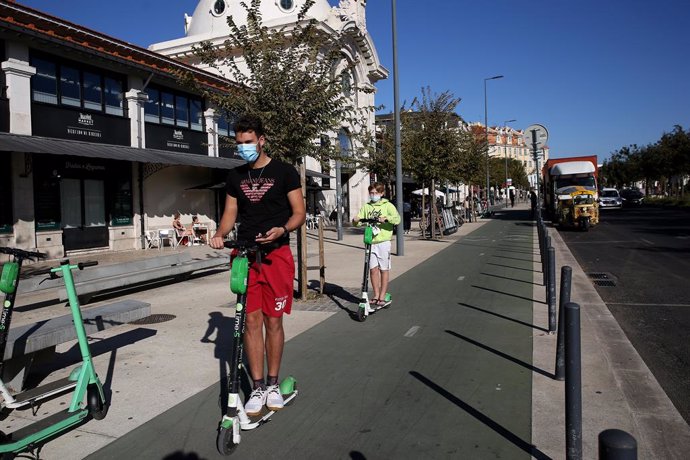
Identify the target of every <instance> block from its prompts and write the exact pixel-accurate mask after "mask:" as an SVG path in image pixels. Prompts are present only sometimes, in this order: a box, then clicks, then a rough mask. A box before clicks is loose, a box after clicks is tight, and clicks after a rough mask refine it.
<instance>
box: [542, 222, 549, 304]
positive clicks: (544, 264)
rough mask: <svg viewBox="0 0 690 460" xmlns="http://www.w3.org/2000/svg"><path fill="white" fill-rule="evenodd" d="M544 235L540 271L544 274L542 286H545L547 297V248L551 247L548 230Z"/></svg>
mask: <svg viewBox="0 0 690 460" xmlns="http://www.w3.org/2000/svg"><path fill="white" fill-rule="evenodd" d="M545 235H546V236H545V237H544V244H545V245H546V246H544V253H543V255H542V265H541V271H542V274H543V275H544V276H543V278H544V281H543V283H544V287H546V296H547V297H546V298H547V299H548V295H549V284H548V281H549V248H550V247H551V236H550V235H549V233H548V232H546V233H545Z"/></svg>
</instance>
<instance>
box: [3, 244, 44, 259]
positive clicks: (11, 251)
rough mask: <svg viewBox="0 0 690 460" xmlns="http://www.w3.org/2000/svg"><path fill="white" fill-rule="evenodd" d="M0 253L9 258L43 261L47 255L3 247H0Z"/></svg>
mask: <svg viewBox="0 0 690 460" xmlns="http://www.w3.org/2000/svg"><path fill="white" fill-rule="evenodd" d="M0 253H3V254H9V255H11V256H15V257H19V258H21V259H30V260H33V259H45V258H46V257H48V256H47V254H44V253H42V252H37V251H25V250H24V249H19V248H8V247H5V246H0Z"/></svg>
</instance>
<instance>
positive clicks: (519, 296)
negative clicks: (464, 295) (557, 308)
mask: <svg viewBox="0 0 690 460" xmlns="http://www.w3.org/2000/svg"><path fill="white" fill-rule="evenodd" d="M472 287H473V288H477V289H482V290H484V291H489V292H494V293H496V294H503V295H507V296H510V297H515V298H516V299H522V300H527V301H529V302H534V303H541V304H546V302H543V301H541V300H536V299H532V298H530V297H524V296H521V295H515V294H511V293H510V292H504V291H497V290H496V289H490V288H486V287H483V286H477V285H476V284H473V285H472Z"/></svg>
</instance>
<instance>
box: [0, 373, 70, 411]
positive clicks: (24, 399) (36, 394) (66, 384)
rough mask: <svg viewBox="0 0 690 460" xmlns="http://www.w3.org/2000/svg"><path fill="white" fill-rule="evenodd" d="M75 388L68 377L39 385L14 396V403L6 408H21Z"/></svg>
mask: <svg viewBox="0 0 690 460" xmlns="http://www.w3.org/2000/svg"><path fill="white" fill-rule="evenodd" d="M75 386H77V381H76V380H70V379H69V377H65V378H64V379H60V380H56V381H54V382H50V383H46V384H45V385H41V386H39V387H36V388H32V389H31V390H27V391H25V392H23V393H19V394H17V395H14V400H15V402H14V403H12V404H7V407H10V408H17V407H21V406H24V405H26V404H27V403H30V402H32V401H36V400H38V399H42V398H44V397H47V396H50V395H56V394H58V393H60V392H62V391H67V390H69V389H71V388H74V387H75Z"/></svg>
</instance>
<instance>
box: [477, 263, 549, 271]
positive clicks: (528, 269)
mask: <svg viewBox="0 0 690 460" xmlns="http://www.w3.org/2000/svg"><path fill="white" fill-rule="evenodd" d="M486 265H494V266H496V267H505V268H510V269H513V270H522V271H526V272H535V273H541V270H532V269H531V268H521V267H514V266H512V265H502V264H494V263H491V262H488V263H487V264H486Z"/></svg>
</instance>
